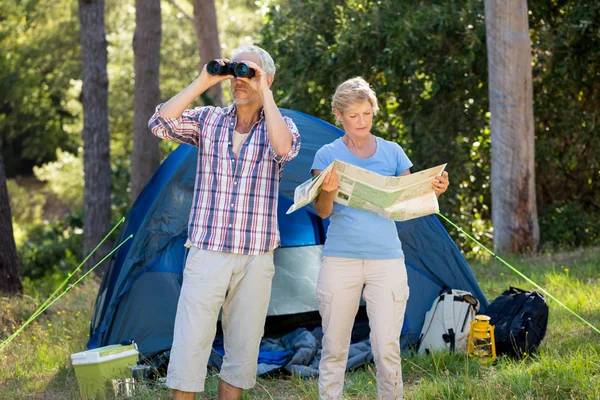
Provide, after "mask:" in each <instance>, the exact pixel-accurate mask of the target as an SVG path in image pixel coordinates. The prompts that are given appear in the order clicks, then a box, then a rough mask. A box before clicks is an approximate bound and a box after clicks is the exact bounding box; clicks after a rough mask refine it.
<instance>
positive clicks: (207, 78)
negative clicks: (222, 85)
mask: <svg viewBox="0 0 600 400" xmlns="http://www.w3.org/2000/svg"><path fill="white" fill-rule="evenodd" d="M216 61H217V62H218V63H219V64H221V66H223V67H224V66H225V64H227V63H229V60H228V59H226V58H219V59H217V60H216ZM207 65H208V63H206V64H204V67H202V72H200V76H199V77H198V83H199V84H200V85H201V86H202V87H203V88H204V90H206V89H208V88H209V87H212V86H214V85H216V84H217V83H219V82H223V81H225V80H227V79H231V78H233V75H211V74H209V73H208V71H207V70H206V66H207Z"/></svg>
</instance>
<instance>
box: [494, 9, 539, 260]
mask: <svg viewBox="0 0 600 400" xmlns="http://www.w3.org/2000/svg"><path fill="white" fill-rule="evenodd" d="M485 14H486V32H487V50H488V67H489V85H490V96H489V97H490V110H491V114H492V116H491V130H492V141H491V146H492V177H491V180H492V223H493V225H494V247H495V249H496V251H499V252H505V251H508V252H513V253H522V252H525V251H536V250H537V249H538V246H539V239H540V232H539V226H538V216H537V207H536V196H535V167H534V158H535V155H534V150H535V143H534V126H533V89H532V82H531V42H530V38H529V23H528V17H527V15H528V14H527V1H526V0H485Z"/></svg>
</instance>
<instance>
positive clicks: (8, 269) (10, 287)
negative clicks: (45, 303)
mask: <svg viewBox="0 0 600 400" xmlns="http://www.w3.org/2000/svg"><path fill="white" fill-rule="evenodd" d="M22 292H23V285H22V284H21V278H20V277H19V269H18V260H17V248H16V246H15V238H14V236H13V228H12V218H11V214H10V205H9V203H8V190H7V189H6V173H5V171H4V160H3V159H2V152H0V293H5V294H9V295H14V294H19V293H22Z"/></svg>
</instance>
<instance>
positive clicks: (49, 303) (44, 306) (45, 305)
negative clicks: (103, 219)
mask: <svg viewBox="0 0 600 400" xmlns="http://www.w3.org/2000/svg"><path fill="white" fill-rule="evenodd" d="M124 220H125V218H124V217H123V218H122V219H121V221H120V222H119V223H118V224H117V225H116V226H115V228H116V227H117V226H118V225H120V224H121V223H122V222H123V221H124ZM115 228H113V230H114V229H115ZM111 232H112V231H111ZM109 235H110V233H108V234H107V235H106V237H105V238H104V239H103V240H102V242H104V240H106V238H107V237H108V236H109ZM131 238H133V234H131V235H129V236H128V237H127V238H126V239H125V240H123V241H122V242H121V243H119V245H118V246H116V247H115V248H114V249H113V250H112V251H111V252H110V253H108V254H107V255H106V256H105V257H104V258H103V259H102V260H100V261H98V263H97V264H96V265H94V266H93V267H92V268H90V270H89V271H87V272H86V273H85V274H83V275H82V276H81V277H80V278H79V279H77V280H76V281H75V282H74V283H73V284H72V285H69V286H68V287H67V288H66V289H65V290H64V291H63V292H62V293H61V294H60V295H59V296H57V297H56V298H55V299H54V300H52V301H50V299H51V298H52V297H53V296H54V295H56V293H57V292H58V291H59V290H60V289H61V288H62V287H64V286H65V285H66V283H67V282H68V281H69V279H71V277H72V276H73V275H74V274H75V272H77V270H78V269H79V268H81V266H82V265H83V263H85V261H86V260H87V259H88V258H89V257H90V256H91V255H92V254H94V251H96V249H98V247H100V245H101V244H102V242H100V243H99V244H98V246H96V248H94V250H92V252H90V254H89V255H88V256H87V257H86V259H85V260H84V261H82V262H81V264H79V266H78V267H77V268H76V269H75V270H73V272H71V273H70V274H69V276H68V277H67V279H66V280H65V281H64V282H63V283H62V284H61V285H60V286H59V287H58V288H57V289H56V290H55V291H54V293H52V295H50V297H48V298H47V299H46V301H44V303H42V305H41V306H40V307H39V308H38V309H37V310H36V311H35V312H34V313H33V314H32V315H31V317H29V319H28V320H27V321H26V322H25V323H24V324H23V325H22V326H21V327H20V328H19V329H17V330H16V331H15V333H13V334H12V335H10V336H9V337H8V338H6V340H4V341H3V342H2V343H0V352H2V351H3V350H4V349H5V348H6V347H7V346H8V345H9V344H10V342H11V341H12V340H13V339H14V338H16V337H17V336H18V335H19V333H21V332H22V331H23V330H24V329H25V327H26V326H27V325H29V324H30V323H32V322H33V321H35V319H36V318H37V317H39V316H40V315H41V314H42V313H43V312H44V311H46V310H47V309H48V308H50V307H51V306H52V305H53V304H54V303H56V302H57V301H58V300H59V299H60V298H61V297H62V296H64V295H65V294H67V292H69V291H70V290H71V289H73V288H74V287H75V285H77V284H78V283H79V282H81V281H82V280H83V279H84V278H85V277H86V276H88V274H89V273H90V272H92V271H93V270H95V269H96V268H97V267H98V266H99V265H100V264H102V263H103V262H104V260H106V259H107V258H108V257H110V256H111V255H112V254H113V253H114V252H116V251H117V250H119V248H120V247H121V246H122V245H124V244H125V242H127V241H128V240H129V239H131Z"/></svg>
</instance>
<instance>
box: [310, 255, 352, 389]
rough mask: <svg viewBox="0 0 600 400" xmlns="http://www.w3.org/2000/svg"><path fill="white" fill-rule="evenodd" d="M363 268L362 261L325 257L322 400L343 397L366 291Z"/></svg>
mask: <svg viewBox="0 0 600 400" xmlns="http://www.w3.org/2000/svg"><path fill="white" fill-rule="evenodd" d="M362 264H363V261H362V260H359V259H353V258H341V257H323V261H322V263H321V270H320V271H319V278H318V280H317V299H318V300H319V312H320V314H321V319H322V321H323V340H322V343H323V350H322V351H321V361H320V363H319V398H320V399H327V400H329V399H333V400H338V399H340V398H341V397H342V392H343V389H344V375H345V373H346V364H347V363H348V351H349V349H350V338H351V336H352V326H353V325H354V318H355V317H356V313H357V311H358V306H359V304H360V293H361V291H362V287H363V273H362V268H363V267H362Z"/></svg>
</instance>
